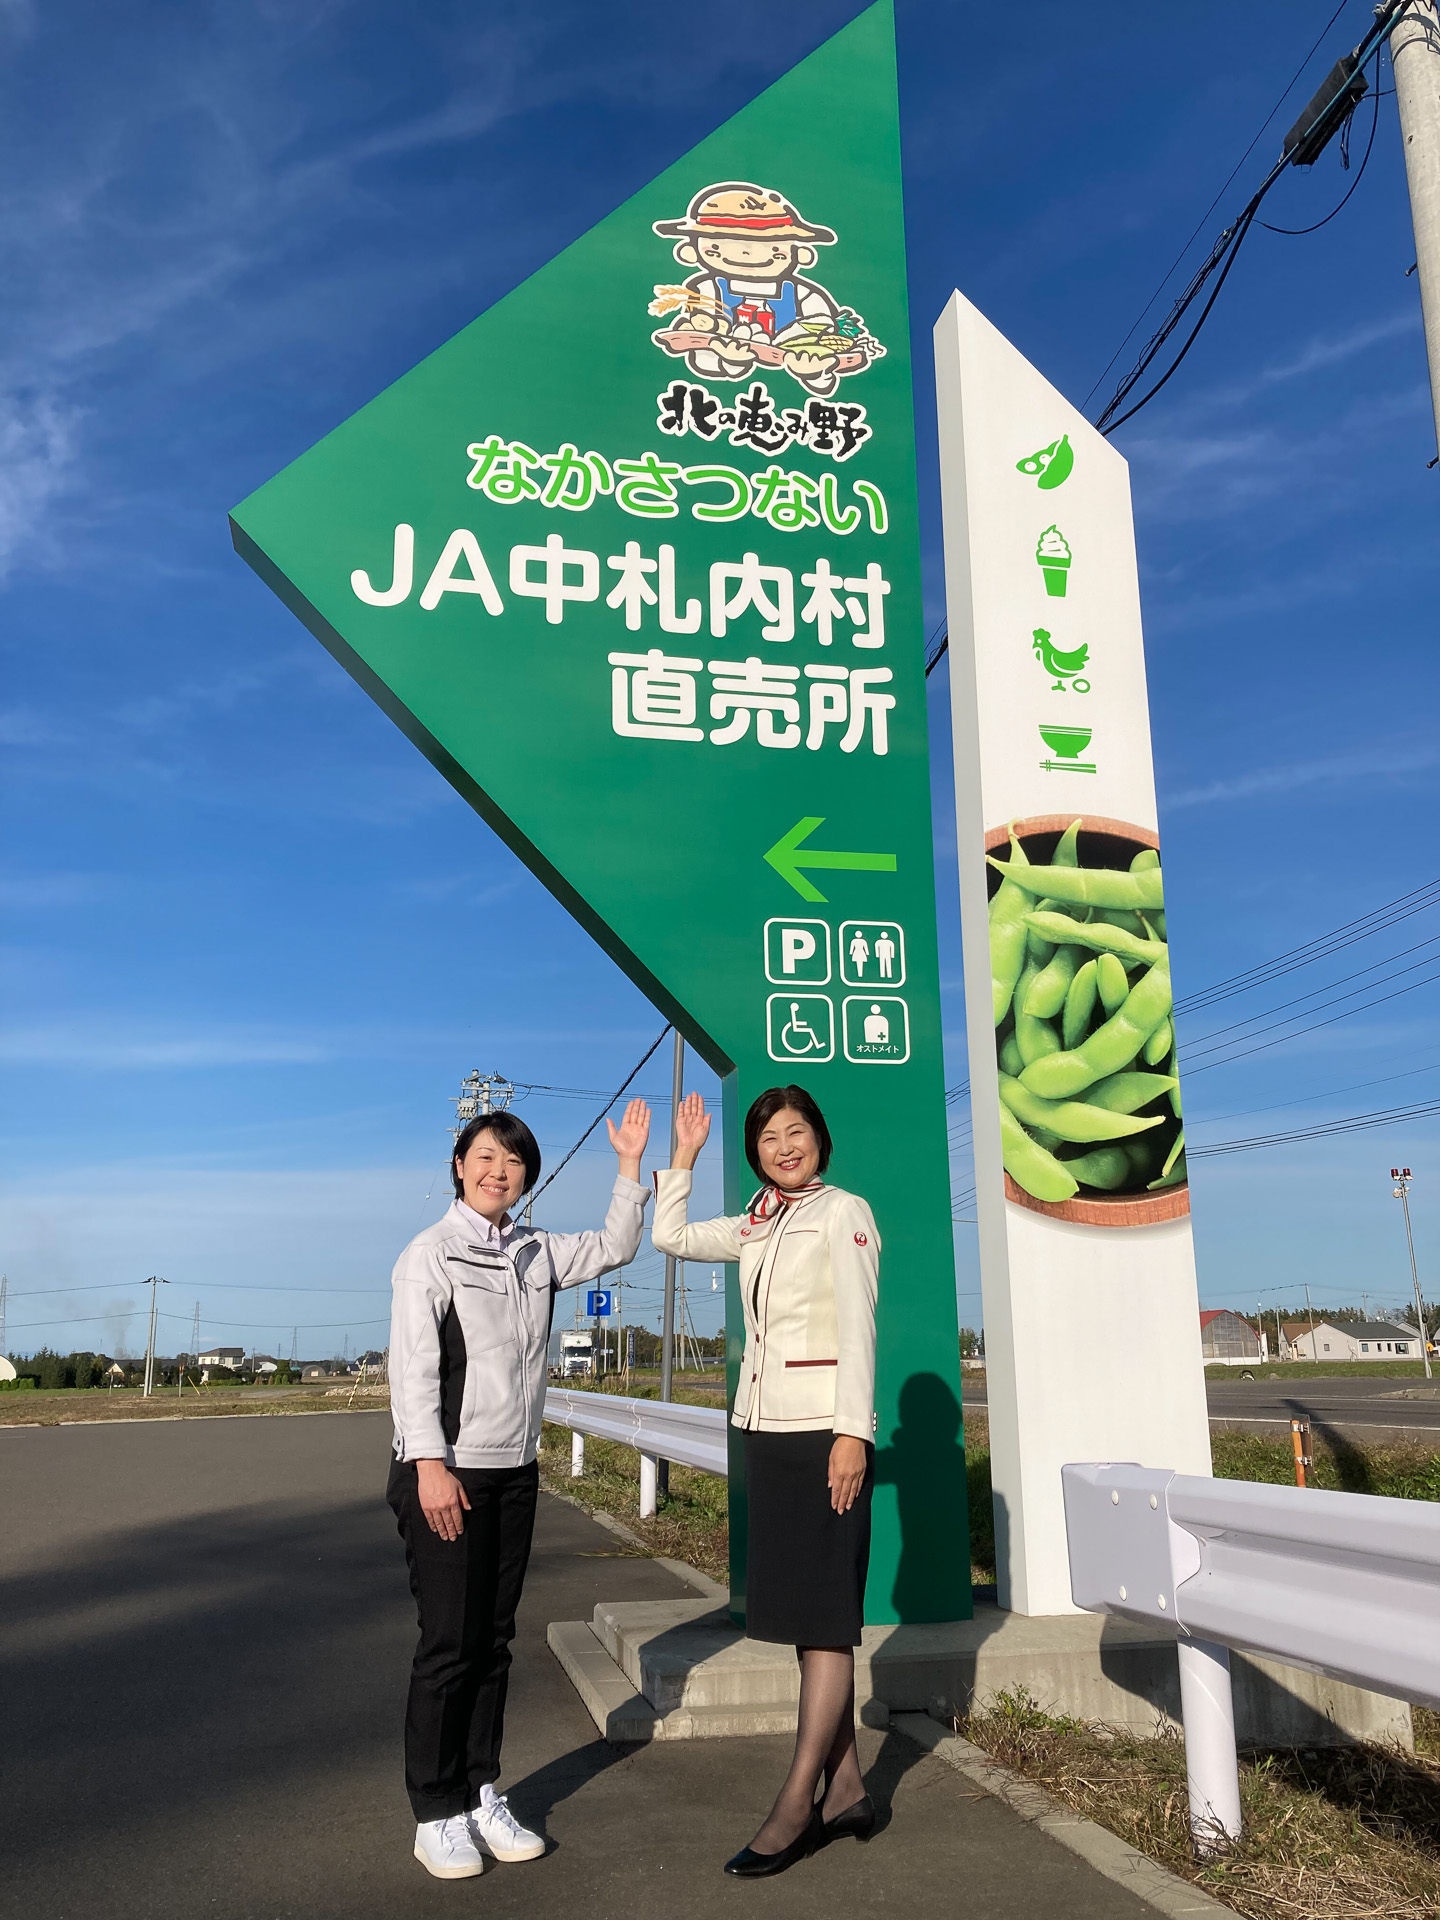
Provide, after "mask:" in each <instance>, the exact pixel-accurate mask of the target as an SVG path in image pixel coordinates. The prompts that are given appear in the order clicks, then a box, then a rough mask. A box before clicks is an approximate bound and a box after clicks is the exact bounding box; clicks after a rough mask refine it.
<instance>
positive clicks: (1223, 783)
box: [1164, 741, 1440, 813]
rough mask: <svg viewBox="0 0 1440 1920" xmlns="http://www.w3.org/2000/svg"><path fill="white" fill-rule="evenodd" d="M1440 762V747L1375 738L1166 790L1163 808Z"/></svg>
mask: <svg viewBox="0 0 1440 1920" xmlns="http://www.w3.org/2000/svg"><path fill="white" fill-rule="evenodd" d="M1437 763H1440V747H1437V746H1432V745H1428V744H1425V743H1418V744H1415V745H1402V744H1400V743H1399V742H1397V741H1377V742H1376V743H1375V744H1374V745H1373V746H1370V747H1367V748H1365V749H1364V750H1363V751H1361V752H1357V753H1347V754H1335V755H1333V756H1331V757H1330V758H1328V759H1320V760H1292V761H1291V762H1289V764H1288V765H1282V766H1271V767H1261V768H1257V769H1256V770H1255V772H1253V773H1239V774H1233V775H1230V776H1229V777H1228V778H1225V779H1221V780H1210V781H1207V782H1206V783H1205V785H1204V786H1200V787H1184V788H1182V789H1181V790H1180V792H1179V793H1172V794H1167V795H1166V796H1165V800H1164V809H1165V811H1166V812H1167V813H1170V812H1178V811H1179V810H1180V809H1181V808H1186V807H1212V806H1220V805H1224V804H1227V803H1229V802H1231V801H1236V800H1249V799H1252V798H1253V797H1254V796H1255V795H1256V794H1260V793H1293V792H1295V791H1297V790H1298V789H1299V788H1301V787H1311V786H1317V785H1322V784H1323V785H1325V786H1329V787H1333V786H1340V785H1344V784H1346V783H1348V782H1350V781H1355V780H1377V779H1404V778H1406V777H1408V776H1409V775H1411V774H1415V773H1426V772H1428V771H1429V770H1430V769H1431V768H1432V767H1434V766H1435V765H1436V764H1437Z"/></svg>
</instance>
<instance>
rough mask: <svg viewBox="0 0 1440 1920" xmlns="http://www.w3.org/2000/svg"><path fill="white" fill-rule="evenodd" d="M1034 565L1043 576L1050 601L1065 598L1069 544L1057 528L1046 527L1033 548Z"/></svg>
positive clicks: (1068, 571)
mask: <svg viewBox="0 0 1440 1920" xmlns="http://www.w3.org/2000/svg"><path fill="white" fill-rule="evenodd" d="M1035 564H1036V565H1037V566H1038V567H1039V569H1040V571H1041V573H1043V574H1044V576H1045V591H1046V593H1048V594H1049V595H1050V598H1051V599H1052V600H1063V599H1064V598H1065V583H1066V580H1067V579H1068V578H1069V574H1070V543H1069V541H1068V540H1067V539H1066V538H1065V536H1064V534H1063V533H1061V531H1060V529H1059V527H1055V526H1050V527H1047V528H1046V529H1045V531H1044V533H1042V534H1041V536H1040V538H1039V541H1038V542H1037V544H1036V547H1035Z"/></svg>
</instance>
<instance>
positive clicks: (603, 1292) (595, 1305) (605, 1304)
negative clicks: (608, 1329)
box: [585, 1287, 615, 1320]
mask: <svg viewBox="0 0 1440 1920" xmlns="http://www.w3.org/2000/svg"><path fill="white" fill-rule="evenodd" d="M585 1311H586V1313H588V1314H591V1315H592V1316H593V1315H597V1314H598V1316H599V1317H600V1319H602V1320H608V1319H609V1318H610V1316H611V1314H612V1313H614V1311H615V1296H614V1294H613V1293H612V1292H611V1291H610V1289H609V1287H603V1288H602V1287H592V1288H591V1289H590V1291H589V1293H587V1294H586V1296H585Z"/></svg>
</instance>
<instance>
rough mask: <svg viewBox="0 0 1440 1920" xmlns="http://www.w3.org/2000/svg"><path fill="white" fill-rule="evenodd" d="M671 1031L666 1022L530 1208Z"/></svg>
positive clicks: (539, 1189) (532, 1198)
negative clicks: (648, 1048) (651, 1044)
mask: <svg viewBox="0 0 1440 1920" xmlns="http://www.w3.org/2000/svg"><path fill="white" fill-rule="evenodd" d="M670 1031H671V1026H670V1022H669V1021H668V1020H667V1021H666V1022H665V1025H664V1026H663V1027H662V1028H661V1029H660V1032H659V1035H658V1037H657V1038H656V1040H655V1043H654V1045H653V1046H652V1047H651V1048H650V1050H649V1052H648V1053H644V1054H642V1055H641V1056H640V1059H639V1061H638V1062H637V1063H636V1065H635V1066H634V1068H633V1069H632V1070H631V1071H630V1073H629V1074H627V1076H626V1077H625V1079H624V1081H623V1082H622V1083H621V1084H620V1086H619V1087H617V1089H616V1090H615V1092H614V1093H612V1094H611V1096H610V1098H609V1099H608V1100H607V1101H606V1102H605V1105H604V1106H603V1107H602V1108H601V1109H600V1111H599V1113H597V1114H596V1116H595V1118H594V1119H593V1120H592V1121H591V1122H590V1124H589V1126H588V1127H587V1128H586V1129H585V1131H584V1133H582V1134H581V1136H580V1138H579V1139H578V1140H577V1141H576V1142H575V1144H574V1146H573V1147H571V1149H570V1151H569V1153H567V1154H566V1156H565V1158H564V1159H563V1160H562V1161H561V1162H560V1165H559V1166H558V1167H556V1169H555V1171H554V1173H552V1174H551V1175H550V1178H549V1180H542V1181H541V1182H540V1185H539V1186H538V1187H537V1188H536V1189H535V1191H534V1193H532V1194H531V1196H530V1201H529V1206H530V1207H533V1206H534V1205H535V1202H536V1201H537V1200H538V1199H539V1198H540V1196H541V1194H542V1193H544V1191H545V1189H546V1187H548V1186H549V1185H550V1182H551V1181H552V1180H555V1179H556V1178H558V1176H559V1175H560V1174H561V1173H563V1172H564V1170H565V1168H566V1167H567V1166H568V1165H569V1164H570V1162H571V1161H572V1160H573V1159H574V1158H575V1156H576V1154H577V1153H578V1152H579V1151H580V1149H581V1147H583V1146H584V1144H585V1142H586V1141H587V1140H588V1139H589V1138H590V1136H591V1134H592V1133H594V1131H595V1129H596V1128H597V1127H598V1126H599V1124H600V1122H601V1121H602V1120H603V1119H604V1118H605V1116H606V1114H607V1113H609V1111H610V1109H611V1107H613V1106H614V1104H615V1102H616V1101H617V1100H618V1099H619V1098H620V1095H621V1094H622V1093H624V1092H625V1091H626V1089H627V1088H628V1087H629V1086H630V1084H631V1082H632V1081H633V1080H634V1079H635V1077H636V1075H637V1074H638V1073H639V1071H640V1069H641V1067H643V1066H644V1065H645V1063H646V1061H647V1060H649V1059H650V1058H651V1057H652V1055H654V1054H656V1053H658V1052H659V1050H660V1042H661V1041H662V1040H663V1039H664V1038H665V1036H666V1034H667V1033H669V1032H670ZM527 1213H528V1208H527Z"/></svg>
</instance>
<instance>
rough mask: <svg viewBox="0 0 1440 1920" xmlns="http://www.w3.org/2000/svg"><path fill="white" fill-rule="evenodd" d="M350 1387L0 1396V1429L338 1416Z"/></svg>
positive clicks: (381, 1401)
mask: <svg viewBox="0 0 1440 1920" xmlns="http://www.w3.org/2000/svg"><path fill="white" fill-rule="evenodd" d="M350 1395H351V1388H350V1387H349V1386H344V1387H341V1388H339V1389H335V1388H328V1389H327V1388H326V1387H323V1386H319V1387H316V1388H315V1390H314V1391H313V1392H312V1391H310V1390H309V1389H308V1388H294V1387H239V1388H228V1389H227V1388H226V1387H223V1386H222V1387H202V1388H201V1389H200V1391H199V1392H198V1393H196V1392H194V1391H192V1390H190V1389H188V1388H187V1389H186V1391H185V1393H184V1394H183V1395H177V1394H176V1392H175V1389H174V1388H173V1387H170V1388H168V1389H166V1390H164V1391H162V1392H157V1393H153V1394H152V1395H151V1396H150V1398H149V1399H148V1400H147V1399H146V1398H145V1397H144V1395H143V1394H141V1393H139V1392H136V1391H133V1390H129V1391H127V1390H125V1389H120V1388H117V1389H116V1390H115V1392H113V1393H112V1392H110V1391H109V1389H108V1388H105V1387H89V1388H83V1389H80V1390H78V1391H77V1390H76V1389H75V1388H74V1387H59V1388H56V1389H55V1390H54V1391H53V1392H42V1393H5V1394H0V1427H61V1426H72V1425H75V1424H77V1423H80V1422H88V1421H96V1422H104V1421H106V1420H174V1419H177V1418H179V1419H184V1420H205V1419H215V1418H217V1417H219V1416H220V1415H222V1414H237V1413H245V1414H286V1413H336V1412H339V1413H343V1412H344V1411H345V1409H346V1407H347V1405H348V1404H349V1403H350ZM389 1404H390V1400H389V1395H388V1393H385V1392H381V1393H376V1392H375V1390H374V1389H373V1388H371V1389H370V1390H369V1391H368V1392H367V1391H366V1390H365V1389H364V1388H360V1389H359V1390H358V1391H356V1392H355V1395H354V1406H355V1408H356V1409H357V1410H358V1409H359V1408H361V1407H364V1408H367V1409H375V1408H385V1407H388V1406H389Z"/></svg>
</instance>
